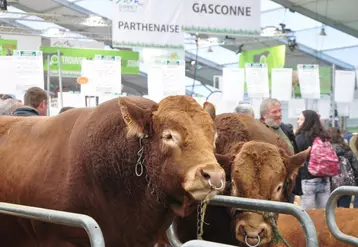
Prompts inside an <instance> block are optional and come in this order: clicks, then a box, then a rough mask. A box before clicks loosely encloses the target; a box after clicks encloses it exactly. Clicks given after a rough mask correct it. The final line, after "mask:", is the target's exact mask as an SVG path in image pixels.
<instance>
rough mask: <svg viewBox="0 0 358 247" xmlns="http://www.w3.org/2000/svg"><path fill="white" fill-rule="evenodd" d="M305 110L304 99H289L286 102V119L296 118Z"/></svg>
mask: <svg viewBox="0 0 358 247" xmlns="http://www.w3.org/2000/svg"><path fill="white" fill-rule="evenodd" d="M304 110H306V103H305V100H304V99H291V100H290V101H289V102H288V118H298V117H299V116H300V115H301V113H302V112H303V111H304Z"/></svg>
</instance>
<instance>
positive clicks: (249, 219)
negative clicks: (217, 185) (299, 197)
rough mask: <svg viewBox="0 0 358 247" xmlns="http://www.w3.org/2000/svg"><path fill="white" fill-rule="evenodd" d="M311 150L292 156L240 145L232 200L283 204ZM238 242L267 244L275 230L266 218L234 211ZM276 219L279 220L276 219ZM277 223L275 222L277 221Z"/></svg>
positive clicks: (253, 144) (269, 148) (271, 147)
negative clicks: (239, 198)
mask: <svg viewBox="0 0 358 247" xmlns="http://www.w3.org/2000/svg"><path fill="white" fill-rule="evenodd" d="M308 154H309V149H307V150H305V151H303V152H300V153H298V154H296V155H293V156H287V155H286V153H285V152H284V151H282V150H280V149H279V148H278V147H277V146H274V145H272V144H269V143H265V142H257V141H249V142H246V143H241V147H240V148H239V152H238V154H237V156H236V158H235V160H234V163H233V165H232V168H231V178H232V184H231V193H230V194H231V196H236V197H244V198H253V199H261V200H272V201H283V200H284V198H285V196H286V195H287V194H288V195H289V194H291V191H287V190H292V186H290V185H289V184H288V183H292V179H293V178H292V177H293V176H295V175H296V174H297V172H298V169H299V168H300V167H301V166H302V165H303V164H304V161H305V160H306V158H307V156H308ZM233 215H234V218H233V223H234V226H235V234H236V239H237V240H238V241H240V242H243V243H246V244H247V245H248V246H259V245H263V244H268V243H270V242H271V241H272V240H273V230H272V226H271V225H270V222H269V221H267V219H264V215H263V214H261V213H256V212H246V211H237V210H233ZM275 217H277V216H275ZM275 220H276V219H275Z"/></svg>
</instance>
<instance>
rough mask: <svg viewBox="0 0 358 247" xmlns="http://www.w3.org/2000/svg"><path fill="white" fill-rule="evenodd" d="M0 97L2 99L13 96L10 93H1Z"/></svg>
mask: <svg viewBox="0 0 358 247" xmlns="http://www.w3.org/2000/svg"><path fill="white" fill-rule="evenodd" d="M0 99H2V100H6V99H15V97H13V96H11V95H10V94H1V97H0Z"/></svg>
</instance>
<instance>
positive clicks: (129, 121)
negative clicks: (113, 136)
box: [123, 115, 132, 125]
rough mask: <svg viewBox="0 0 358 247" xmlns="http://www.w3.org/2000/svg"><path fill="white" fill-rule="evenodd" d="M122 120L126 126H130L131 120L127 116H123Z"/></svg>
mask: <svg viewBox="0 0 358 247" xmlns="http://www.w3.org/2000/svg"><path fill="white" fill-rule="evenodd" d="M123 118H124V120H125V121H126V123H127V124H128V125H131V124H132V119H131V118H130V117H129V116H128V115H124V116H123Z"/></svg>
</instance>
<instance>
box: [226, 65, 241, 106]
mask: <svg viewBox="0 0 358 247" xmlns="http://www.w3.org/2000/svg"><path fill="white" fill-rule="evenodd" d="M244 81H245V70H244V69H240V68H223V83H222V84H223V85H222V92H223V99H224V100H226V101H231V102H232V103H233V102H235V104H238V103H239V102H240V101H243V100H244ZM234 108H235V106H234Z"/></svg>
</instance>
